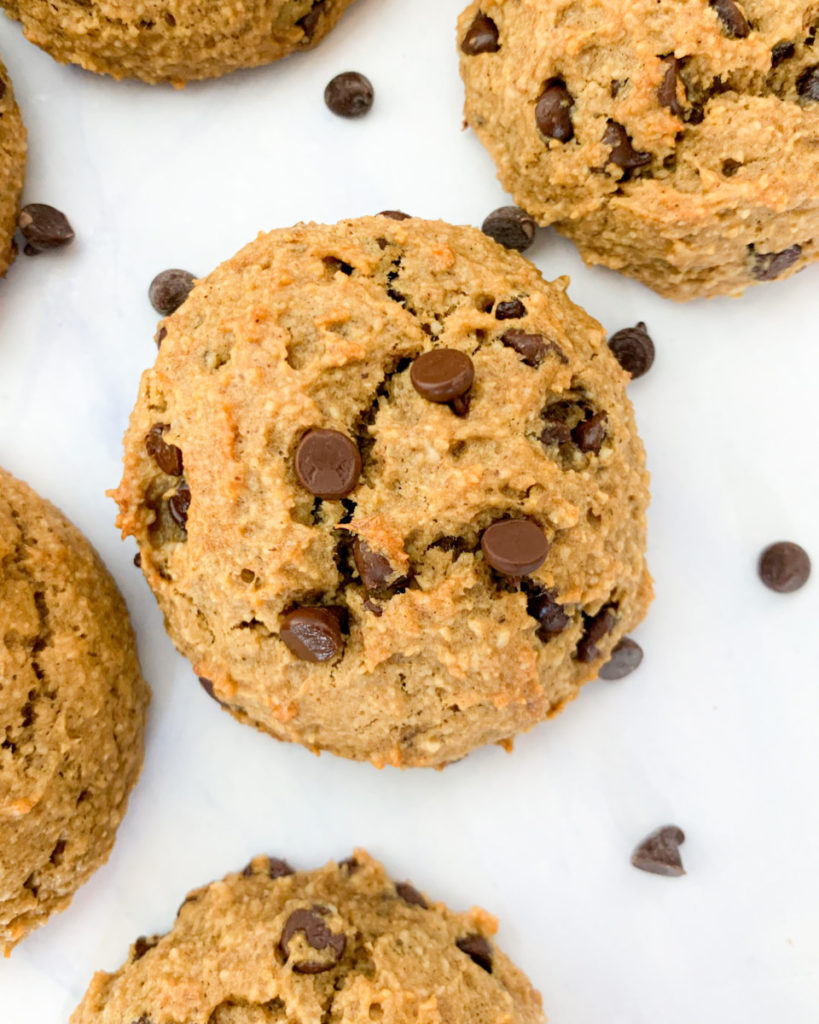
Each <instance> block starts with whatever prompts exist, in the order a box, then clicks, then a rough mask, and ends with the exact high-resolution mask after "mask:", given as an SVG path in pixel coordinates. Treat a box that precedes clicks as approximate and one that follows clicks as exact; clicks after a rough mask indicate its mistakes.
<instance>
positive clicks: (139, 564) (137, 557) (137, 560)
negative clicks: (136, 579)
mask: <svg viewBox="0 0 819 1024" xmlns="http://www.w3.org/2000/svg"><path fill="white" fill-rule="evenodd" d="M134 565H135V566H136V567H137V569H141V568H142V552H141V551H137V553H136V554H135V555H134Z"/></svg>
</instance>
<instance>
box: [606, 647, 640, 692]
mask: <svg viewBox="0 0 819 1024" xmlns="http://www.w3.org/2000/svg"><path fill="white" fill-rule="evenodd" d="M642 660H643V648H642V647H641V646H640V645H639V644H638V643H635V642H634V640H632V639H631V637H628V636H624V637H623V639H622V640H621V641H620V643H619V644H617V646H616V647H615V648H614V650H613V651H612V652H611V658H609V660H608V661H607V662H606V664H605V665H603V667H602V668H601V669H600V678H601V679H607V680H609V682H611V681H613V680H615V679H623V678H625V677H626V676H629V675H631V673H632V672H633V671H634V670H635V669H637V668H639V667H640V663H641V662H642Z"/></svg>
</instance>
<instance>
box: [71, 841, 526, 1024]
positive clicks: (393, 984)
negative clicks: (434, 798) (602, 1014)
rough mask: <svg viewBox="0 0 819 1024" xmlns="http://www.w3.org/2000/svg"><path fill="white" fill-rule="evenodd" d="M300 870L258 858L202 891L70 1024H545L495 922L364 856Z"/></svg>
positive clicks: (93, 992) (92, 993) (94, 989)
mask: <svg viewBox="0 0 819 1024" xmlns="http://www.w3.org/2000/svg"><path fill="white" fill-rule="evenodd" d="M290 870H291V869H290V868H289V867H288V866H287V865H286V864H285V863H283V862H282V861H278V860H271V859H269V858H267V857H257V858H255V859H254V860H253V861H251V863H250V865H248V867H247V868H246V869H245V871H244V872H242V873H239V874H233V875H228V876H227V877H226V878H225V879H224V880H222V881H219V882H214V883H213V884H211V885H209V886H206V887H204V888H202V889H197V890H194V891H193V892H192V893H190V894H189V895H188V897H187V899H186V900H185V902H184V903H183V904H182V907H181V908H180V910H179V914H178V916H177V919H176V922H175V924H174V926H173V928H172V929H171V930H170V931H169V932H168V933H167V934H166V935H163V936H152V937H149V938H142V939H139V940H137V942H136V943H134V945H133V946H132V947H131V954H130V957H129V961H128V963H126V964H125V965H124V966H123V967H121V968H120V969H119V970H118V971H116V972H115V973H113V974H105V973H102V972H100V973H98V974H97V975H96V976H95V977H94V980H93V981H92V983H91V986H90V988H89V989H88V992H87V993H86V995H85V998H84V999H83V1001H82V1003H81V1004H80V1006H79V1007H78V1008H77V1010H75V1012H74V1014H73V1016H72V1017H71V1024H131V1021H134V1022H136V1021H140V1022H142V1024H176V1022H178V1021H185V1022H186V1024H276V1022H280V1021H281V1022H283V1021H293V1020H297V1021H299V1022H301V1024H321V1022H322V1021H329V1020H333V1021H362V1020H384V1021H389V1022H391V1024H404V1022H406V1024H410V1022H416V1021H426V1020H429V1021H439V1020H446V1021H452V1022H460V1021H464V1022H466V1021H470V1022H475V1024H543V1020H544V1018H543V1013H542V1009H541V1000H540V995H539V994H538V993H537V992H536V991H535V990H534V989H533V988H532V986H531V984H530V983H529V981H528V979H527V978H526V977H525V976H524V975H523V974H522V972H521V971H520V970H518V968H516V967H515V966H514V965H513V964H512V963H511V962H510V961H509V960H508V959H507V958H506V957H505V956H504V954H503V953H502V952H501V951H500V950H499V949H498V948H497V946H496V945H495V943H494V941H493V939H492V936H493V935H494V933H495V931H496V923H495V921H494V919H493V918H492V917H490V915H489V914H487V913H486V912H485V911H482V910H479V909H477V908H475V909H473V910H471V911H469V912H468V913H466V914H456V913H453V912H452V911H450V910H448V909H447V908H446V907H445V906H444V905H443V904H442V903H431V904H430V903H428V902H427V900H426V899H425V898H424V897H423V896H422V895H421V894H420V893H418V892H417V891H416V890H415V889H413V887H412V886H410V885H408V884H406V883H399V884H398V885H396V884H395V883H394V882H393V881H392V880H391V879H390V878H389V877H388V876H387V875H386V874H385V872H384V869H383V868H382V867H381V865H380V864H378V863H377V862H376V861H374V860H372V858H370V857H369V856H368V855H367V854H366V853H364V851H362V850H356V852H355V855H354V857H353V858H351V859H350V860H348V861H345V862H342V863H341V864H334V863H332V862H331V863H330V864H328V865H327V866H326V867H324V868H321V869H320V870H318V871H310V872H307V871H304V872H302V871H299V872H295V873H284V872H289V871H290Z"/></svg>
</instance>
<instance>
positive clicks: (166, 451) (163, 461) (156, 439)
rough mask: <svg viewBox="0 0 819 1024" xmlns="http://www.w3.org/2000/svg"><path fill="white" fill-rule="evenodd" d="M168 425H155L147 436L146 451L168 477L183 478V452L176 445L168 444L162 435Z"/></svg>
mask: <svg viewBox="0 0 819 1024" xmlns="http://www.w3.org/2000/svg"><path fill="white" fill-rule="evenodd" d="M168 429H169V428H168V424H167V423H155V424H154V425H153V426H152V427H151V429H150V430H149V431H148V433H147V434H146V435H145V450H146V451H147V453H148V454H149V455H150V456H151V458H152V459H153V460H154V462H155V463H156V464H157V466H159V468H160V469H161V470H162V472H163V473H167V474H168V476H182V452H181V451H180V450H179V449H178V448H177V447H176V445H175V444H166V443H165V441H164V439H163V437H162V435H163V434H164V433H165V431H166V430H168Z"/></svg>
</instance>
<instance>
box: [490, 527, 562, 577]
mask: <svg viewBox="0 0 819 1024" xmlns="http://www.w3.org/2000/svg"><path fill="white" fill-rule="evenodd" d="M481 551H483V556H484V558H485V559H486V561H487V562H488V563H489V564H490V565H491V566H492V568H493V569H495V570H496V572H499V573H501V574H502V575H503V576H508V577H509V578H510V579H520V578H521V577H522V576H526V575H528V574H529V573H530V572H534V571H535V570H536V569H539V568H540V567H541V565H543V563H544V562H545V561H546V555H547V554H548V553H549V541H548V540H547V538H546V535H545V534H544V532H543V530H542V529H541V528H540V527H539V526H538V525H537V523H535V522H533V521H532V520H531V519H504V520H501V522H499V523H493V524H492V526H490V527H489V528H488V529H486V530H484V532H483V536H482V537H481Z"/></svg>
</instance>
